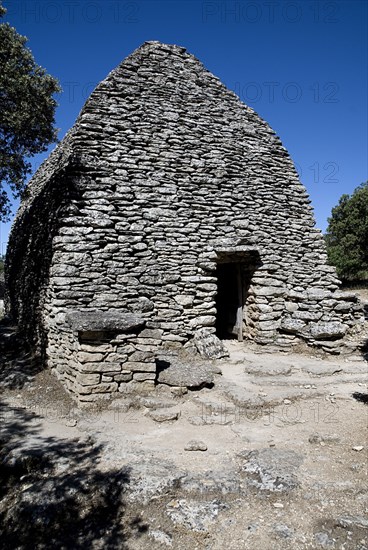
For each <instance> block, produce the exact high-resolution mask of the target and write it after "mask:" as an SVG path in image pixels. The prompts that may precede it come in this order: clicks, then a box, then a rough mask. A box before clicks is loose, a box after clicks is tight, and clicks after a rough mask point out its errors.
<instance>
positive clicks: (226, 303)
mask: <svg viewBox="0 0 368 550" xmlns="http://www.w3.org/2000/svg"><path fill="white" fill-rule="evenodd" d="M258 265H259V256H258V254H257V255H256V254H246V255H242V257H240V258H239V256H230V255H229V256H226V257H223V258H222V259H221V260H220V261H219V262H218V264H217V267H216V277H217V297H216V310H217V315H216V335H217V336H218V337H219V338H220V339H222V340H224V339H237V340H238V341H240V342H241V341H243V339H244V336H245V335H246V331H247V324H248V315H247V310H246V309H247V300H248V297H249V287H250V284H251V280H252V277H253V274H254V271H255V270H256V268H257V267H258Z"/></svg>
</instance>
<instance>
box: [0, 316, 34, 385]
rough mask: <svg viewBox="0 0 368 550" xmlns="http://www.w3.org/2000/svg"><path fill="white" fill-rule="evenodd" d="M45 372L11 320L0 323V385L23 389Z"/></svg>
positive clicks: (3, 320)
mask: <svg viewBox="0 0 368 550" xmlns="http://www.w3.org/2000/svg"><path fill="white" fill-rule="evenodd" d="M41 370H43V366H42V362H41V360H40V358H39V357H38V356H36V355H34V354H32V353H31V350H30V349H29V348H28V347H27V345H26V344H25V343H24V342H23V340H22V339H21V337H20V335H19V333H18V332H17V330H16V327H14V326H13V325H12V324H11V323H10V322H9V320H7V319H6V318H5V319H2V320H1V321H0V385H1V387H2V389H5V388H8V389H15V388H22V387H23V386H24V384H25V383H26V382H28V381H29V380H30V379H31V378H32V377H33V376H34V375H35V374H37V373H38V372H40V371H41Z"/></svg>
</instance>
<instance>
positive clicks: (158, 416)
mask: <svg viewBox="0 0 368 550" xmlns="http://www.w3.org/2000/svg"><path fill="white" fill-rule="evenodd" d="M179 414H180V413H179V411H173V410H171V409H169V410H166V409H156V410H153V411H150V412H149V413H148V415H147V416H149V417H150V418H152V420H154V421H155V422H171V421H172V420H177V419H178V418H179Z"/></svg>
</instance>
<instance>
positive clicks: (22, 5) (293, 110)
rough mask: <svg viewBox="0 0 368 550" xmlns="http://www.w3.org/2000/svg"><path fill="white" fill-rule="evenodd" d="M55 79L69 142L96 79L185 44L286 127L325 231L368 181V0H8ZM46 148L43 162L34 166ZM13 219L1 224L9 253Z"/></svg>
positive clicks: (13, 18) (283, 133) (286, 140)
mask: <svg viewBox="0 0 368 550" xmlns="http://www.w3.org/2000/svg"><path fill="white" fill-rule="evenodd" d="M3 4H4V6H5V7H6V8H7V9H8V13H7V16H6V20H7V21H9V22H10V23H11V24H12V25H13V26H14V27H16V29H17V30H18V32H19V33H21V34H24V35H26V36H27V37H28V39H29V43H28V46H29V47H30V49H31V50H32V52H33V55H34V57H35V59H36V61H37V63H39V64H40V65H42V66H43V67H45V68H46V69H47V71H48V72H49V73H51V74H52V75H54V76H56V77H57V78H58V79H59V80H60V82H61V85H62V88H63V93H62V94H60V95H59V96H58V102H59V107H58V109H57V113H56V123H57V126H58V128H60V132H59V138H60V139H61V138H62V137H63V136H64V134H65V132H66V131H67V130H68V129H69V128H70V127H71V126H72V125H73V123H74V121H75V119H76V117H77V115H78V113H79V111H80V110H81V108H82V106H83V104H84V102H85V101H86V99H87V97H88V95H89V94H90V92H91V91H92V90H93V88H94V87H95V85H96V84H97V83H98V82H99V81H100V80H102V79H103V78H105V76H106V75H107V74H108V73H109V71H110V70H112V69H113V68H114V67H115V66H116V65H118V64H119V63H120V62H121V61H122V60H123V59H124V58H125V57H126V56H127V55H129V54H130V53H131V52H132V51H133V50H134V49H135V48H137V47H138V46H140V45H141V44H142V43H143V42H144V41H146V40H160V41H162V42H167V43H170V44H179V45H182V46H185V47H186V48H187V49H188V50H189V51H190V52H191V53H193V54H194V55H195V56H196V57H198V58H199V59H200V60H201V61H202V62H203V63H204V65H205V66H206V67H207V68H208V69H209V70H210V71H211V72H213V73H214V74H215V75H216V76H218V77H219V78H220V79H221V80H222V81H223V82H224V83H225V84H226V85H227V86H228V88H230V89H232V90H233V91H235V92H236V93H237V94H238V95H239V96H240V98H241V99H242V100H243V101H244V102H245V103H247V104H248V105H250V106H251V107H253V108H254V109H255V110H256V111H257V112H258V113H259V114H260V115H261V116H262V117H263V118H264V119H265V120H266V121H267V122H268V123H269V124H270V125H271V126H272V127H273V129H274V130H275V131H276V133H277V134H278V135H279V136H280V138H281V140H282V142H283V144H284V145H285V147H286V148H287V149H288V150H289V152H290V155H291V157H292V159H293V161H294V162H295V164H296V167H297V170H298V172H299V175H300V178H301V181H302V182H303V184H304V185H305V186H306V188H307V190H308V192H309V194H310V196H311V200H312V204H313V206H314V209H315V216H316V221H317V226H318V227H320V228H321V229H322V230H325V228H326V225H327V217H328V216H329V215H330V212H331V208H332V207H333V206H334V205H335V204H336V203H337V202H338V199H339V197H340V196H341V195H342V194H343V193H351V192H352V191H353V189H354V188H355V187H356V186H357V185H359V184H360V183H362V182H363V181H366V180H367V150H368V147H367V133H368V132H367V50H368V48H367V46H368V41H367V6H368V3H367V2H366V1H365V0H348V1H344V0H335V1H325V0H316V1H315V0H293V1H292V0H290V1H289V0H244V1H242V0H238V1H233V0H228V1H224V0H222V1H221V0H220V1H216V0H214V1H198V0H160V1H158V0H138V1H125V0H21V1H17V0H3ZM46 156H47V153H45V154H44V155H39V156H38V157H35V158H34V159H32V164H33V167H34V168H37V166H38V165H39V164H40V163H41V162H42V160H43V159H44V158H46ZM9 228H10V224H1V225H0V243H1V246H2V248H1V250H2V251H3V252H4V251H5V247H6V242H7V236H8V232H9Z"/></svg>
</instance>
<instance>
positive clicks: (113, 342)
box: [47, 311, 162, 402]
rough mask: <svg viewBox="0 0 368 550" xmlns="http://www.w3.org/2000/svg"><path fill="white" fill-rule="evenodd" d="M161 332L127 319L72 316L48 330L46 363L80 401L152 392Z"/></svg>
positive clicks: (86, 314)
mask: <svg viewBox="0 0 368 550" xmlns="http://www.w3.org/2000/svg"><path fill="white" fill-rule="evenodd" d="M161 336H162V331H161V330H159V329H149V328H146V327H145V321H143V320H142V319H141V318H140V317H138V316H136V315H132V314H117V313H107V312H101V311H84V312H71V313H68V314H66V315H63V316H59V318H58V319H57V320H55V323H54V325H53V326H52V327H51V326H50V331H49V345H48V350H47V355H48V364H49V366H50V367H51V369H52V370H53V372H54V373H55V374H56V376H57V377H58V378H59V379H60V380H61V381H62V382H63V384H64V385H65V386H66V388H67V389H68V390H69V392H71V394H72V395H73V396H74V397H75V398H76V399H77V400H78V401H80V402H91V401H95V400H96V399H99V398H106V397H109V396H110V395H111V394H113V393H115V392H127V393H129V392H135V391H138V392H142V391H147V390H150V389H153V387H154V384H155V379H156V376H157V374H156V362H155V355H156V353H157V352H158V351H159V349H160V347H161V344H162V340H161Z"/></svg>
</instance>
